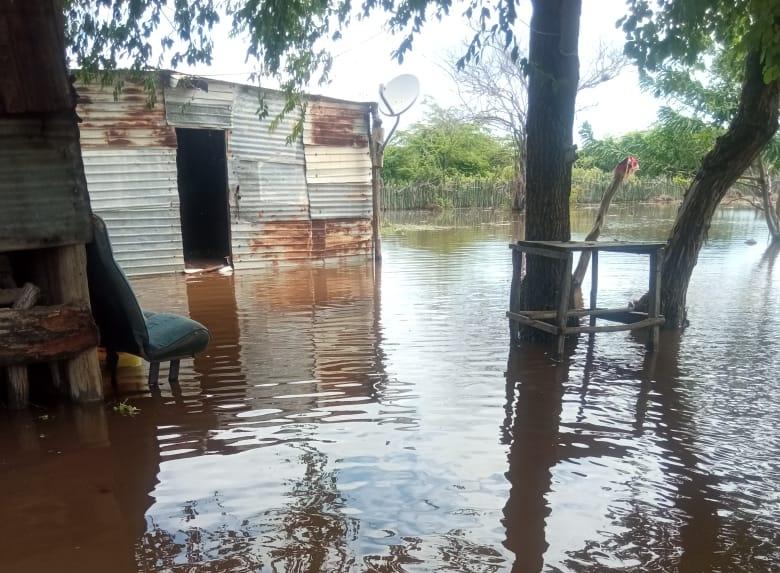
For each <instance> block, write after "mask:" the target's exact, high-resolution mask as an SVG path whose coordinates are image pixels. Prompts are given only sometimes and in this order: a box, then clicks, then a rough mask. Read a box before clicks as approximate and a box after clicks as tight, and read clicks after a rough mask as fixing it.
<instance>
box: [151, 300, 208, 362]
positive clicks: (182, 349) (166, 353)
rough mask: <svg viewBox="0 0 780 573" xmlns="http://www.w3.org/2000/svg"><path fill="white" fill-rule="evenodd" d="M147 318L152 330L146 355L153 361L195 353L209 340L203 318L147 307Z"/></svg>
mask: <svg viewBox="0 0 780 573" xmlns="http://www.w3.org/2000/svg"><path fill="white" fill-rule="evenodd" d="M144 318H145V319H146V329H147V331H148V332H149V340H148V342H147V343H146V348H145V349H144V350H145V356H144V358H146V359H147V360H149V361H150V362H164V361H166V360H174V359H176V358H181V357H182V356H193V355H195V354H197V353H199V352H201V351H203V350H205V349H206V346H208V344H209V331H208V330H206V327H205V326H203V325H202V324H200V323H199V322H195V321H194V320H191V319H189V318H185V317H183V316H179V315H178V314H169V313H167V312H148V311H144Z"/></svg>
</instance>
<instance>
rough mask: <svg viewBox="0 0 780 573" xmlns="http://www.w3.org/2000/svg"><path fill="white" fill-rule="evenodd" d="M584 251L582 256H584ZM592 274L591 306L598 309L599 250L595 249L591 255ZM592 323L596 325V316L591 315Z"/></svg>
mask: <svg viewBox="0 0 780 573" xmlns="http://www.w3.org/2000/svg"><path fill="white" fill-rule="evenodd" d="M584 254H585V253H583V254H582V255H581V256H584ZM590 265H591V274H590V277H591V278H590V308H591V309H594V310H595V309H596V308H597V306H596V305H597V303H598V293H599V252H598V251H593V253H592V255H591V263H590ZM590 325H591V326H596V316H595V315H593V314H591V315H590Z"/></svg>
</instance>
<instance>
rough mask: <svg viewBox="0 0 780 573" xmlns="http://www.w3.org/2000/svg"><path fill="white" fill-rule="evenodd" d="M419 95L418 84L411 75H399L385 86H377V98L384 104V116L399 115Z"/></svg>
mask: <svg viewBox="0 0 780 573" xmlns="http://www.w3.org/2000/svg"><path fill="white" fill-rule="evenodd" d="M419 95H420V82H419V80H418V79H417V78H416V77H415V76H413V75H412V74H401V75H400V76H396V77H394V78H393V79H392V80H390V81H389V82H388V83H387V85H380V86H379V98H380V99H381V100H382V103H384V104H385V107H386V108H387V109H386V110H382V111H383V113H385V115H401V114H402V113H404V112H405V111H406V110H408V109H409V108H410V107H412V106H413V105H414V102H415V101H417V96H419Z"/></svg>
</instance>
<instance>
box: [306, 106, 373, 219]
mask: <svg viewBox="0 0 780 573" xmlns="http://www.w3.org/2000/svg"><path fill="white" fill-rule="evenodd" d="M368 114H369V110H368V106H367V105H366V104H358V103H348V102H332V101H312V102H310V103H309V106H308V108H307V113H306V119H305V121H304V132H303V143H304V151H305V157H306V183H307V186H308V190H309V203H310V210H311V218H312V219H340V218H347V217H357V218H360V217H365V218H370V217H371V214H372V203H371V156H370V154H369V147H368V133H369V125H368ZM369 234H370V231H369Z"/></svg>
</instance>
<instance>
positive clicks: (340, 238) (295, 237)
mask: <svg viewBox="0 0 780 573" xmlns="http://www.w3.org/2000/svg"><path fill="white" fill-rule="evenodd" d="M371 250H372V245H371V221H370V220H369V219H349V218H347V219H332V220H303V221H268V222H263V223H261V222H257V223H248V222H243V221H242V222H239V223H234V224H233V263H234V266H235V268H237V269H256V268H264V267H268V266H271V265H289V264H295V263H300V262H303V261H307V262H312V263H318V262H319V263H322V262H326V261H331V260H340V259H342V258H343V257H348V256H354V255H361V256H368V255H370V254H371Z"/></svg>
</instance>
